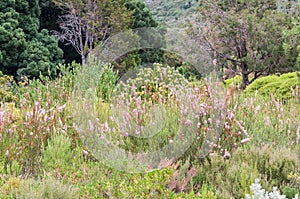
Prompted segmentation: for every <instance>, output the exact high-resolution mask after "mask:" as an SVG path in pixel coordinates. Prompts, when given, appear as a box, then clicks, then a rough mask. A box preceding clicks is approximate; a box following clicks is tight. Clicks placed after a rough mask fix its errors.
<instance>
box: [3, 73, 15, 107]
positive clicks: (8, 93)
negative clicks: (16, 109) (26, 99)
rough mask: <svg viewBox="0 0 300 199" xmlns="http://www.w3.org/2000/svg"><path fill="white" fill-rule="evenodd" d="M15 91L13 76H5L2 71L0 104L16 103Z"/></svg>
mask: <svg viewBox="0 0 300 199" xmlns="http://www.w3.org/2000/svg"><path fill="white" fill-rule="evenodd" d="M15 89H16V88H15V85H14V78H13V76H8V75H3V74H2V72H1V71H0V103H5V102H16V101H17V96H16V95H15V93H14V90H15Z"/></svg>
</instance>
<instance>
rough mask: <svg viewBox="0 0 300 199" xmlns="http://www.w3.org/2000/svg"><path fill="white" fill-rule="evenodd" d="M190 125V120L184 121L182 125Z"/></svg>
mask: <svg viewBox="0 0 300 199" xmlns="http://www.w3.org/2000/svg"><path fill="white" fill-rule="evenodd" d="M191 123H192V122H191V120H186V121H185V123H184V124H185V125H190V124H191Z"/></svg>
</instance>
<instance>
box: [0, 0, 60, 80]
mask: <svg viewBox="0 0 300 199" xmlns="http://www.w3.org/2000/svg"><path fill="white" fill-rule="evenodd" d="M39 14H40V8H39V5H38V1H26V0H20V1H17V2H15V1H6V2H1V5H0V22H1V25H0V35H1V37H0V41H1V43H3V44H4V45H1V47H0V52H1V53H0V54H1V59H0V60H1V62H0V67H1V69H2V70H3V72H4V73H5V74H10V75H17V74H18V75H19V76H21V75H27V76H29V77H31V78H32V77H38V76H39V74H40V73H42V74H44V75H50V74H49V71H50V72H51V75H53V76H54V75H55V69H56V68H55V67H56V64H57V63H59V62H61V58H62V55H63V52H62V50H61V49H59V48H58V44H57V41H56V40H55V39H54V37H52V36H50V35H49V34H48V32H47V31H46V30H42V31H41V32H39V20H38V17H39Z"/></svg>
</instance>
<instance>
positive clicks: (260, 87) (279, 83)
mask: <svg viewBox="0 0 300 199" xmlns="http://www.w3.org/2000/svg"><path fill="white" fill-rule="evenodd" d="M297 85H300V81H299V78H298V75H297V72H293V73H285V74H282V75H280V76H276V75H270V76H266V77H262V78H259V79H257V80H255V81H254V82H253V83H252V84H250V85H249V86H248V87H247V88H246V90H245V93H248V94H253V93H255V92H256V91H257V92H258V94H261V95H270V94H271V93H272V94H273V95H274V96H275V97H276V98H279V99H287V98H290V97H292V90H294V89H296V87H297Z"/></svg>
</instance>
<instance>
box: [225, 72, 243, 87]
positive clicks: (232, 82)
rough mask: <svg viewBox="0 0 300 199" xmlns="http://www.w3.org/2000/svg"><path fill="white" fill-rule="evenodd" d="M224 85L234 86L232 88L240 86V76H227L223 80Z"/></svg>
mask: <svg viewBox="0 0 300 199" xmlns="http://www.w3.org/2000/svg"><path fill="white" fill-rule="evenodd" d="M224 83H225V86H226V87H227V88H229V87H230V86H234V88H238V89H239V88H241V85H242V77H241V76H240V75H236V76H235V77H233V78H229V79H226V80H224Z"/></svg>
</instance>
